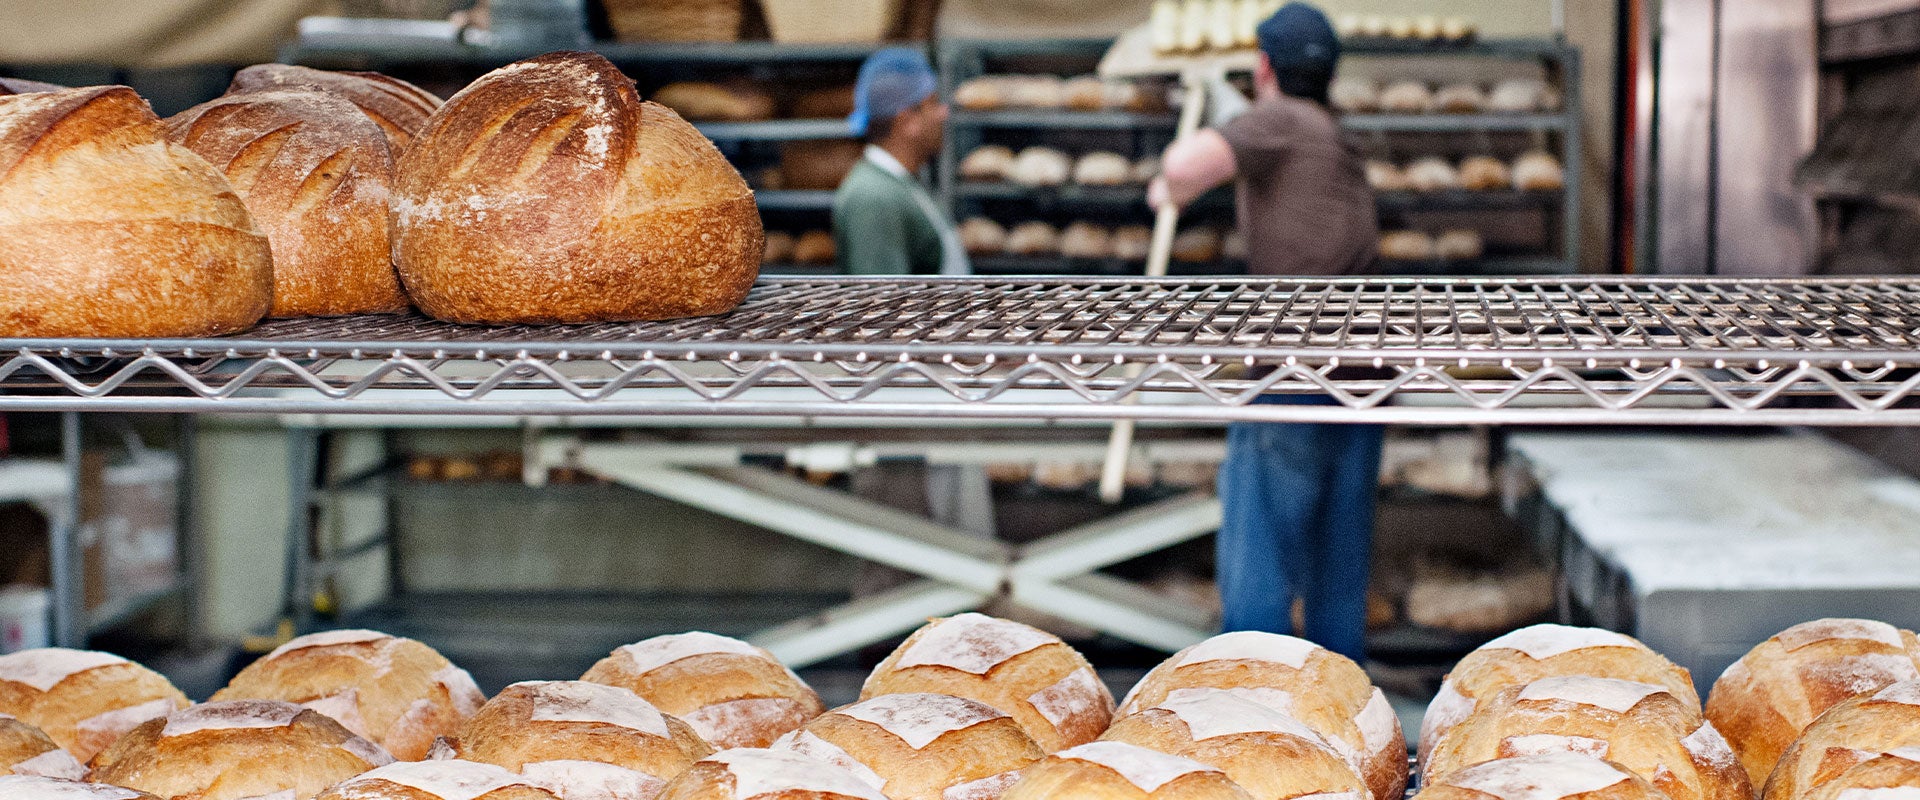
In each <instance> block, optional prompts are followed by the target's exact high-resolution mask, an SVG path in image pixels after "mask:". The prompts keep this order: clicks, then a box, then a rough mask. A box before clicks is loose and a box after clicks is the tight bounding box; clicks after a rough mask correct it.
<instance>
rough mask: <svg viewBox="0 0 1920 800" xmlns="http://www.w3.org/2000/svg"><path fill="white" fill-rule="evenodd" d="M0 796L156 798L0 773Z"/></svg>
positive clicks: (22, 799) (24, 799) (28, 799)
mask: <svg viewBox="0 0 1920 800" xmlns="http://www.w3.org/2000/svg"><path fill="white" fill-rule="evenodd" d="M0 797H5V798H7V800H159V798H156V797H154V796H153V795H150V794H147V793H146V792H141V791H135V790H133V789H128V788H125V787H122V786H108V785H107V784H104V783H79V782H76V781H70V780H65V779H62V778H43V777H40V776H38V775H0Z"/></svg>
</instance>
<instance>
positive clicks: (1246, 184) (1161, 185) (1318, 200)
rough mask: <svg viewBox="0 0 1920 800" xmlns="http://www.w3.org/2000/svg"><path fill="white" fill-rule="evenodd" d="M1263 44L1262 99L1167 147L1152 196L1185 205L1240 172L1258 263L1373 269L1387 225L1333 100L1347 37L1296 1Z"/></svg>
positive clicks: (1270, 271)
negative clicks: (1330, 92) (1382, 223)
mask: <svg viewBox="0 0 1920 800" xmlns="http://www.w3.org/2000/svg"><path fill="white" fill-rule="evenodd" d="M1260 49H1261V55H1260V62H1259V65H1258V67H1257V68H1256V69H1255V70H1254V73H1253V86H1254V95H1255V97H1254V101H1253V105H1252V106H1251V107H1249V108H1247V109H1246V110H1245V111H1244V113H1241V114H1239V115H1238V116H1236V117H1234V118H1233V119H1232V120H1231V121H1229V122H1227V123H1226V124H1224V125H1222V126H1220V127H1219V128H1217V129H1216V128H1205V129H1202V130H1200V131H1199V132H1197V133H1195V134H1194V135H1192V136H1189V137H1186V138H1184V139H1181V140H1180V141H1177V142H1174V143H1173V146H1171V147H1169V148H1167V152H1166V156H1165V158H1164V160H1163V164H1164V166H1163V167H1162V169H1164V170H1165V171H1164V173H1163V174H1162V175H1161V176H1160V178H1158V179H1157V180H1155V181H1154V182H1153V185H1152V187H1151V188H1150V189H1149V192H1148V196H1147V202H1148V203H1149V204H1150V205H1152V206H1153V207H1154V208H1156V209H1158V208H1160V207H1161V206H1162V205H1164V204H1166V203H1168V202H1171V203H1173V204H1174V205H1176V206H1179V207H1182V208H1184V207H1186V206H1187V205H1188V204H1190V203H1192V202H1193V201H1194V200H1196V199H1198V198H1199V197H1200V196H1201V195H1203V194H1206V193H1207V192H1208V191H1210V190H1212V189H1213V188H1214V187H1216V186H1219V185H1220V184H1223V183H1226V182H1227V181H1234V184H1235V189H1236V191H1237V193H1238V198H1237V199H1238V201H1239V210H1240V230H1242V231H1244V232H1245V233H1246V235H1247V255H1248V267H1249V271H1251V272H1252V273H1254V274H1256V275H1352V274H1356V273H1360V272H1364V271H1366V270H1367V268H1368V267H1369V266H1370V265H1371V264H1372V263H1373V256H1374V252H1375V248H1376V247H1377V243H1378V240H1379V226H1378V222H1377V221H1376V219H1375V216H1374V214H1375V210H1374V202H1373V190H1372V189H1370V188H1368V186H1367V177H1366V170H1365V167H1364V166H1363V162H1362V160H1361V158H1360V155H1359V153H1358V152H1356V151H1355V150H1354V149H1353V147H1352V146H1350V145H1349V144H1348V143H1347V141H1346V138H1345V137H1344V136H1342V135H1341V132H1340V126H1339V124H1338V122H1337V121H1336V120H1335V119H1334V117H1333V112H1332V111H1331V110H1329V108H1328V103H1327V87H1328V86H1329V85H1330V84H1331V83H1332V82H1333V72H1334V66H1335V64H1336V63H1337V62H1338V61H1339V59H1340V40H1339V38H1338V37H1337V36H1336V35H1335V34H1334V32H1333V27H1332V26H1331V25H1330V24H1328V23H1327V21H1326V15H1324V14H1322V13H1320V11H1319V10H1318V9H1315V8H1314V7H1312V6H1310V5H1307V4H1305V3H1288V4H1287V5H1286V6H1284V7H1282V8H1281V9H1280V10H1279V11H1277V12H1275V13H1274V15H1273V16H1272V17H1270V18H1269V19H1267V21H1265V22H1264V23H1262V24H1261V25H1260ZM1216 105H1217V104H1216Z"/></svg>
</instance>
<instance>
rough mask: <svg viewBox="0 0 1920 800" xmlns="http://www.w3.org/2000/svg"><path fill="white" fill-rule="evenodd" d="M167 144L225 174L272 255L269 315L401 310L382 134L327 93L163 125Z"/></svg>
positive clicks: (205, 112)
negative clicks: (390, 242)
mask: <svg viewBox="0 0 1920 800" xmlns="http://www.w3.org/2000/svg"><path fill="white" fill-rule="evenodd" d="M167 135H168V137H169V138H171V139H172V140H173V141H174V142H176V143H178V144H180V145H182V146H185V147H186V148H187V149H189V150H192V151H193V152H195V153H197V154H199V155H200V157H201V158H204V159H206V160H207V161H208V162H210V163H212V164H213V165H214V166H215V167H217V168H219V169H220V170H221V171H222V172H223V173H224V174H225V175H226V176H227V180H228V181H229V182H231V183H232V184H233V190H234V191H235V192H238V193H239V195H240V199H241V201H243V202H245V203H246V205H247V212H248V213H250V214H252V215H253V221H254V224H256V225H258V226H260V230H261V231H262V232H264V233H265V234H266V235H267V243H268V245H269V246H270V247H271V248H272V250H273V305H272V307H271V309H270V310H269V311H268V312H267V313H268V315H269V316H274V317H306V316H337V315H341V314H357V313H367V312H383V311H388V312H390V311H401V310H404V309H406V307H407V295H406V293H405V292H404V291H402V290H401V288H400V276H399V275H397V274H395V273H394V271H393V256H392V252H391V248H390V247H389V245H388V237H387V229H388V220H387V217H388V197H389V190H390V189H391V188H392V185H393V155H392V153H391V150H390V147H389V145H388V144H387V138H386V136H385V135H384V134H382V133H381V131H380V127H379V126H378V125H375V124H373V121H372V120H370V119H368V118H367V116H366V115H364V114H361V113H360V112H359V111H358V110H357V109H355V108H354V107H353V105H352V104H351V103H348V102H347V101H345V100H342V99H340V98H338V97H335V96H333V95H329V94H326V93H324V92H317V91H308V90H283V91H273V92H248V93H244V94H237V95H229V96H227V97H222V98H219V99H217V100H213V101H211V102H207V103H202V104H200V105H197V106H194V107H193V108H190V109H187V110H186V111H183V112H181V113H180V114H178V115H176V116H174V117H172V118H170V119H168V120H167Z"/></svg>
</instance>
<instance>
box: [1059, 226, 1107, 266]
mask: <svg viewBox="0 0 1920 800" xmlns="http://www.w3.org/2000/svg"><path fill="white" fill-rule="evenodd" d="M1060 255H1062V256H1066V257H1067V258H1106V257H1108V256H1111V255H1113V232H1112V231H1109V230H1107V229H1106V227H1105V226H1102V225H1096V224H1094V223H1091V222H1075V223H1073V224H1072V225H1068V226H1067V229H1066V230H1064V231H1061V232H1060Z"/></svg>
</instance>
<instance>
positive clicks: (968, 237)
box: [959, 217, 1007, 256]
mask: <svg viewBox="0 0 1920 800" xmlns="http://www.w3.org/2000/svg"><path fill="white" fill-rule="evenodd" d="M959 233H960V246H961V247H965V248H966V249H967V255H972V256H997V255H999V254H1001V253H1004V252H1006V251H1007V229H1006V228H1005V227H1002V226H1001V225H1000V223H998V222H994V221H993V220H990V219H987V218H986V217H969V218H968V219H967V221H965V222H962V223H960V231H959Z"/></svg>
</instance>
